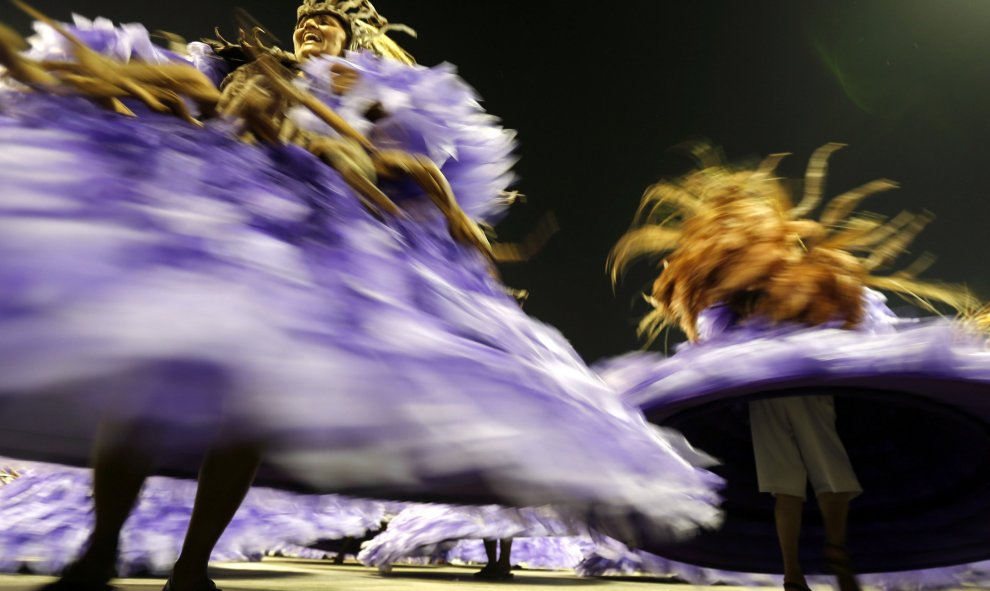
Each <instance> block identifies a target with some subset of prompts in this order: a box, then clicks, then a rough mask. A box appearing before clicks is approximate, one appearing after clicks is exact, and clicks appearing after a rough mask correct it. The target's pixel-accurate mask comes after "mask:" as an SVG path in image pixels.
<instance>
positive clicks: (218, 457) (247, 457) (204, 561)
mask: <svg viewBox="0 0 990 591" xmlns="http://www.w3.org/2000/svg"><path fill="white" fill-rule="evenodd" d="M260 461H261V453H260V450H259V448H258V447H256V446H254V445H233V446H222V447H218V448H215V449H213V450H211V451H210V453H209V454H207V456H206V458H205V459H204V461H203V464H202V466H201V467H200V472H199V488H198V489H197V491H196V502H195V505H194V506H193V513H192V518H191V519H190V521H189V531H188V532H186V539H185V542H184V543H183V545H182V553H181V554H180V555H179V559H178V561H177V562H176V563H175V568H174V569H173V571H172V577H171V579H170V583H169V584H170V588H171V589H172V590H173V591H199V590H202V589H204V588H205V589H208V588H211V587H212V584H211V583H210V582H209V577H208V576H207V571H206V569H207V565H208V563H209V561H210V554H211V553H212V552H213V547H214V546H216V543H217V540H219V539H220V536H221V535H222V534H223V532H224V530H225V529H226V528H227V525H228V524H230V520H231V519H233V517H234V513H236V512H237V508H238V507H240V506H241V502H242V501H243V500H244V496H245V495H246V494H247V492H248V489H250V488H251V483H252V482H254V476H255V473H256V472H257V470H258V464H259V463H260Z"/></svg>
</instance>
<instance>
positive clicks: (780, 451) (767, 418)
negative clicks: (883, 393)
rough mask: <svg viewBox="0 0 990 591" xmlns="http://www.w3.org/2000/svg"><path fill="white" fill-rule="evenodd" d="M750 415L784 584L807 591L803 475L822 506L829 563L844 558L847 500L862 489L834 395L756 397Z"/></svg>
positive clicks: (759, 475) (841, 561)
mask: <svg viewBox="0 0 990 591" xmlns="http://www.w3.org/2000/svg"><path fill="white" fill-rule="evenodd" d="M749 416H750V426H751V428H752V434H753V451H754V453H755V455H756V475H757V480H758V481H759V486H760V492H767V493H770V494H772V495H773V496H774V497H775V498H776V506H775V508H774V520H775V523H776V526H777V538H778V540H779V542H780V550H781V553H782V554H783V559H784V588H785V589H790V590H792V591H807V589H808V585H807V582H806V581H805V578H804V573H803V572H802V570H801V563H800V561H799V558H798V540H799V538H800V533H801V514H802V510H803V505H804V500H805V494H806V491H807V488H808V481H809V480H810V481H811V486H812V488H813V489H814V491H815V495H816V497H817V499H818V507H819V509H820V510H821V512H822V519H823V521H824V525H825V541H826V560H828V561H829V563H830V566H833V567H834V566H836V565H848V563H849V559H848V556H847V555H846V553H845V546H846V523H847V521H848V515H849V501H850V500H852V499H853V498H854V497H856V496H857V495H859V494H860V493H862V492H863V489H862V487H861V486H860V484H859V480H858V479H857V478H856V474H855V472H853V468H852V464H851V462H850V461H849V455H848V454H847V453H846V449H845V446H843V445H842V441H841V440H840V439H839V434H838V433H837V432H836V429H835V401H834V399H833V398H832V397H831V396H789V397H784V398H772V399H766V400H757V401H754V402H751V403H750V405H749ZM833 570H834V569H833ZM850 574H851V573H850ZM849 578H851V579H852V581H853V582H855V579H854V578H852V577H849ZM849 578H847V579H846V580H847V581H848V580H849ZM841 579H842V577H840V582H841Z"/></svg>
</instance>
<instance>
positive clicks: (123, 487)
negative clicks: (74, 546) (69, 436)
mask: <svg viewBox="0 0 990 591" xmlns="http://www.w3.org/2000/svg"><path fill="white" fill-rule="evenodd" d="M148 435H149V431H148V430H147V429H141V430H140V431H138V430H135V429H133V428H131V427H126V426H121V425H119V424H115V423H107V424H105V425H104V426H103V427H102V428H101V431H100V435H99V438H98V441H97V444H96V447H95V452H94V457H93V502H94V505H95V515H96V524H95V527H94V529H93V534H92V536H91V537H90V539H89V542H88V543H87V545H86V548H85V549H84V551H83V553H82V555H81V556H80V557H79V558H78V559H77V560H76V561H75V562H74V563H73V564H71V565H70V566H69V567H68V568H67V569H66V570H65V572H64V573H63V575H62V577H63V578H62V581H61V583H63V584H71V586H73V587H78V588H99V587H102V586H104V585H106V583H107V582H108V581H110V579H112V578H113V577H114V576H115V570H116V564H117V551H118V546H119V544H120V531H121V529H122V528H123V527H124V522H125V521H127V517H128V516H129V515H130V513H131V510H132V509H133V508H134V504H135V503H136V502H137V498H138V495H139V494H140V493H141V486H142V485H143V484H144V481H145V479H146V478H147V477H148V475H149V474H150V473H151V471H152V467H153V460H152V458H153V457H154V454H153V452H152V451H151V448H152V446H151V445H150V444H149V442H148V441H149V438H148Z"/></svg>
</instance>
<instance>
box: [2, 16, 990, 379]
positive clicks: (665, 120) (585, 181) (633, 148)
mask: <svg viewBox="0 0 990 591" xmlns="http://www.w3.org/2000/svg"><path fill="white" fill-rule="evenodd" d="M33 4H34V5H35V6H36V7H37V8H39V9H41V10H43V11H44V12H46V13H48V14H49V15H50V16H53V17H57V18H61V19H66V18H68V16H69V13H70V11H73V10H74V11H76V12H79V13H81V14H83V15H85V16H90V17H91V16H107V17H110V18H112V19H114V20H116V21H121V22H133V21H137V22H142V23H144V24H145V25H146V26H147V27H148V28H149V29H161V30H168V31H171V32H174V33H178V34H181V35H183V36H184V37H186V38H188V39H196V38H199V37H202V36H209V35H211V33H212V30H213V27H214V26H216V25H220V26H221V27H222V29H223V30H225V31H227V32H228V33H230V36H231V37H233V36H234V28H233V18H232V15H233V11H234V8H235V7H237V6H241V7H243V8H245V9H247V10H248V11H249V12H250V13H251V14H252V15H254V17H255V18H256V19H257V20H258V21H259V22H262V23H266V24H267V25H268V27H269V28H270V29H271V30H272V31H273V32H274V33H275V34H277V35H279V36H281V37H282V39H283V40H285V41H286V43H287V44H288V43H289V42H290V37H291V27H292V25H293V23H294V18H295V7H296V3H295V2H293V1H291V0H282V1H272V0H268V1H260V0H230V1H225V0H209V1H208V0H173V1H171V2H122V1H120V0H77V1H73V0H33ZM376 5H377V7H378V9H379V11H380V12H381V13H382V14H384V15H385V16H386V17H388V18H389V20H390V21H392V22H397V23H405V24H408V25H410V26H412V27H413V28H415V29H417V30H418V31H419V39H417V40H410V39H408V38H406V37H404V36H402V35H396V39H397V40H399V41H400V42H402V43H403V45H404V46H406V48H407V49H409V50H410V51H411V52H412V53H413V55H415V56H416V57H417V59H418V60H419V61H420V63H422V64H425V65H433V64H437V63H440V62H443V61H449V62H452V63H454V64H456V65H457V66H458V67H459V69H460V72H461V74H462V75H463V76H464V78H465V79H466V80H467V81H468V82H469V83H470V84H471V85H473V86H474V87H475V88H477V89H478V91H479V93H480V95H481V96H482V97H483V99H484V102H485V105H486V107H487V108H488V110H489V111H490V112H492V113H494V114H496V115H498V116H500V117H501V118H502V119H503V120H504V122H505V124H506V125H507V126H508V127H511V128H514V129H517V130H518V131H519V141H520V148H519V156H520V158H521V160H520V162H519V165H518V167H517V171H518V173H519V175H520V177H521V180H520V182H519V183H518V185H517V187H516V188H517V189H519V190H520V191H522V192H523V193H525V194H527V195H528V196H529V201H528V203H527V204H525V205H522V206H519V207H518V209H517V211H515V212H514V213H513V214H512V216H511V217H510V218H509V219H508V221H507V222H506V223H505V224H503V225H502V226H501V227H500V228H499V230H500V233H501V235H502V236H503V237H504V238H505V239H509V240H513V239H520V238H522V237H523V236H524V235H525V234H526V232H527V230H528V228H530V227H531V226H532V225H533V224H534V223H535V221H536V220H537V219H538V218H539V217H540V215H541V214H542V213H543V212H546V211H547V210H552V211H554V212H555V213H556V215H557V217H558V218H559V220H560V224H561V227H562V230H561V232H560V233H559V234H558V235H557V236H556V237H555V238H554V240H553V241H552V242H551V243H550V244H549V245H548V247H547V248H546V249H545V250H544V251H543V252H542V253H541V254H539V255H538V256H537V257H535V258H534V259H533V260H531V261H530V262H528V263H526V264H523V265H517V266H513V267H506V268H505V269H504V276H505V278H506V281H507V282H508V283H509V284H511V285H512V286H514V287H516V288H524V289H528V290H529V291H530V292H531V297H530V300H529V302H528V303H527V306H526V309H527V310H528V311H529V312H530V313H531V314H532V315H534V316H537V317H539V318H541V319H543V320H545V321H547V322H549V323H551V324H553V325H555V326H557V327H558V328H560V329H561V330H562V331H563V332H564V334H565V335H566V336H567V337H568V338H569V339H570V340H571V341H572V342H573V343H574V345H575V347H577V349H578V351H579V352H580V353H581V354H582V355H584V356H585V358H586V359H588V360H589V361H592V360H595V359H598V358H601V357H603V356H607V355H614V354H618V353H621V352H624V351H627V350H630V349H633V348H636V347H637V346H638V343H637V340H636V337H635V334H634V330H633V327H634V324H635V322H636V318H637V317H638V315H639V314H641V313H642V312H643V311H644V307H643V305H642V304H641V303H637V302H638V294H639V293H640V291H641V290H642V288H643V287H644V285H645V282H646V281H647V276H648V274H647V271H648V269H642V271H643V272H642V273H641V274H639V275H638V276H637V275H635V274H634V276H633V277H631V278H630V279H629V281H627V282H625V283H624V284H623V285H621V286H620V288H619V289H618V290H617V293H613V291H612V288H611V286H610V284H609V281H608V279H607V277H606V274H605V270H604V265H605V258H606V255H607V253H608V250H609V248H610V247H611V245H612V244H613V243H614V242H615V241H616V239H617V238H618V237H619V236H620V235H621V234H622V232H623V231H624V230H625V229H626V228H627V226H628V223H629V221H630V219H631V217H632V214H633V212H634V211H635V208H636V205H637V203H638V201H639V197H640V195H641V194H642V191H643V189H644V188H645V187H646V186H647V185H649V184H651V183H653V182H655V181H656V180H659V179H660V178H661V177H662V176H664V175H669V174H672V173H675V172H676V171H678V170H681V169H682V167H683V165H684V159H683V157H682V156H680V155H678V154H677V153H676V152H675V151H672V150H670V148H671V147H672V146H675V145H676V144H678V143H681V142H683V141H685V140H688V139H694V138H707V139H710V140H711V141H713V142H715V143H717V144H719V145H721V146H723V147H724V149H725V151H726V153H727V154H728V155H729V156H730V158H731V159H734V160H744V161H745V160H753V159H755V158H757V157H759V156H760V155H763V154H767V153H772V152H791V153H793V154H794V156H793V157H792V158H791V159H790V160H788V161H786V162H785V165H784V166H783V167H782V169H781V170H782V171H783V172H785V173H788V174H791V175H800V174H802V173H803V170H804V165H805V163H806V161H807V158H808V156H809V155H810V154H811V152H812V151H813V150H814V149H815V148H816V147H818V146H820V145H822V144H824V143H826V142H830V141H837V142H843V143H848V144H849V147H848V148H846V149H845V150H843V151H841V152H839V153H838V154H836V155H835V156H834V157H833V159H832V161H831V162H832V167H831V171H832V172H831V175H830V179H829V184H828V191H829V194H830V195H836V194H838V193H839V192H841V191H844V190H847V189H851V188H853V187H855V186H857V185H859V184H861V183H864V182H867V181H870V180H872V179H874V178H881V177H886V178H891V179H894V180H896V181H898V182H900V183H901V186H902V188H901V189H900V190H898V191H896V192H891V193H885V194H881V195H878V196H876V197H874V198H871V199H870V200H868V201H867V202H866V204H865V207H866V208H867V209H870V210H873V211H879V212H882V213H888V214H892V213H896V212H897V211H899V210H900V209H911V210H921V209H928V210H931V211H933V212H934V213H935V214H936V216H937V217H936V220H935V222H934V223H933V224H932V225H931V226H930V227H929V228H928V230H926V232H925V233H924V234H923V236H922V238H921V239H920V240H919V241H918V242H917V243H916V244H915V247H914V248H913V251H912V254H914V255H915V256H916V255H918V254H921V253H922V252H925V251H930V252H933V253H935V254H936V255H938V262H937V263H936V264H935V266H934V267H933V268H932V269H931V270H930V271H928V272H927V273H926V275H925V276H926V277H929V278H937V279H941V280H946V281H953V282H965V283H968V284H969V285H970V286H972V287H973V288H975V289H976V290H977V292H978V293H979V294H980V295H981V296H982V297H984V298H990V277H988V276H987V271H986V269H987V261H986V259H987V257H988V255H990V227H988V221H990V205H988V200H990V175H988V169H990V161H988V156H990V149H988V145H987V138H988V137H990V60H988V58H990V33H988V31H990V2H988V1H987V0H937V1H936V0H861V1H854V0H832V1H829V2H824V1H822V2H816V1H811V0H807V1H799V2H795V1H794V0H774V1H762V0H759V1H758V0H723V1H715V0H683V1H677V2H673V1H667V0H638V1H630V2H626V3H622V2H618V1H617V0H609V1H604V2H599V3H597V4H595V3H591V2H577V1H574V2H564V1H562V0H544V1H540V0H418V1H415V2H413V1H412V0H378V1H377V2H376ZM0 20H2V21H4V22H7V23H11V24H13V25H14V26H15V27H16V28H17V29H18V30H20V31H21V32H23V33H27V32H28V30H29V24H28V19H27V18H25V17H23V16H22V15H21V14H19V13H17V12H16V10H15V9H14V8H13V7H11V6H10V5H9V4H3V5H0ZM910 260H911V257H910V256H909V257H905V258H904V259H903V260H902V261H901V262H902V263H904V264H906V263H908V262H910Z"/></svg>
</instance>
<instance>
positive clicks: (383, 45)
mask: <svg viewBox="0 0 990 591" xmlns="http://www.w3.org/2000/svg"><path fill="white" fill-rule="evenodd" d="M323 14H329V15H332V16H334V17H336V18H337V19H339V20H340V21H341V23H343V24H344V26H345V27H346V28H347V30H348V46H347V48H348V49H350V50H352V51H357V50H362V49H363V50H368V51H372V52H374V53H376V54H377V55H380V56H383V57H387V58H391V59H394V60H398V61H400V62H403V63H407V64H413V63H415V60H414V59H413V57H412V56H411V55H409V53H408V52H406V51H405V50H404V49H402V47H400V46H399V44H398V43H396V42H395V41H394V40H392V39H391V38H390V37H389V36H388V33H389V32H390V31H402V32H404V33H407V34H409V35H412V36H414V37H415V35H416V32H415V31H413V30H412V29H410V28H409V27H407V26H405V25H393V24H390V23H389V22H388V21H387V20H385V18H384V17H383V16H382V15H380V14H378V11H377V10H375V7H374V5H372V3H371V2H369V1H368V0H303V3H302V4H301V5H300V6H299V9H298V11H297V17H296V23H297V24H298V23H300V22H302V20H303V19H305V18H308V17H311V16H318V15H323Z"/></svg>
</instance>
